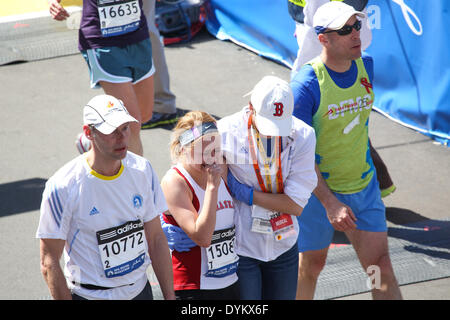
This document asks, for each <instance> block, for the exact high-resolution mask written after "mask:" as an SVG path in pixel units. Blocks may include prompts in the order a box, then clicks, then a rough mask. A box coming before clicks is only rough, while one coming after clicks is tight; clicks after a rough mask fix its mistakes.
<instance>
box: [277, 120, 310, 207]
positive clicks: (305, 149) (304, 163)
mask: <svg viewBox="0 0 450 320" xmlns="http://www.w3.org/2000/svg"><path fill="white" fill-rule="evenodd" d="M315 151H316V137H315V133H314V129H312V128H309V130H304V131H302V133H301V134H299V135H297V137H296V141H295V150H293V154H292V159H291V161H292V162H291V166H290V169H289V173H288V176H287V179H286V180H285V181H284V193H285V194H287V195H288V196H289V197H290V198H291V199H292V200H294V201H295V202H296V203H297V204H298V205H299V206H301V207H302V208H304V207H305V206H306V204H307V203H308V199H309V198H310V197H311V193H312V191H313V190H314V189H315V187H316V186H317V174H316V171H315V169H314V164H315Z"/></svg>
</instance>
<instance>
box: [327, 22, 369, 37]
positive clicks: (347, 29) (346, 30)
mask: <svg viewBox="0 0 450 320" xmlns="http://www.w3.org/2000/svg"><path fill="white" fill-rule="evenodd" d="M361 25H362V24H361V21H360V20H356V22H355V23H354V24H353V25H352V26H349V25H348V24H346V25H344V26H343V27H342V28H340V29H339V30H330V31H325V32H324V33H330V32H337V34H338V35H340V36H346V35H348V34H350V33H352V29H355V30H356V31H359V30H361Z"/></svg>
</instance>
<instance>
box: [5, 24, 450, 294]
mask: <svg viewBox="0 0 450 320" xmlns="http://www.w3.org/2000/svg"><path fill="white" fill-rule="evenodd" d="M166 58H167V61H168V65H169V73H170V75H171V89H172V91H173V92H174V93H175V94H176V96H177V106H178V108H180V109H181V110H204V111H207V112H209V113H211V114H213V115H215V116H216V117H224V116H226V115H229V114H231V113H234V112H236V111H238V110H240V109H241V108H242V107H243V106H244V105H246V103H247V102H248V101H247V100H248V98H244V97H243V95H244V94H245V93H247V92H249V91H250V90H251V89H252V87H253V85H254V84H256V83H257V82H258V81H259V80H260V79H261V78H262V77H263V76H265V75H276V76H278V77H280V78H283V79H285V80H289V73H290V70H289V69H287V68H286V67H284V66H282V65H280V64H277V63H275V62H273V61H270V60H267V59H264V58H261V57H259V56H258V55H255V54H254V53H252V52H250V51H247V50H246V49H243V48H241V47H239V46H237V45H235V44H233V43H230V42H223V41H219V40H217V39H215V38H214V37H212V36H211V35H209V34H208V33H207V32H206V31H203V32H201V33H200V34H198V35H197V36H196V37H195V38H194V39H193V41H192V42H190V43H188V44H180V45H172V46H169V47H166ZM0 83H1V86H0V97H1V99H0V110H1V112H2V116H1V126H0V146H1V150H2V152H1V154H0V241H1V242H0V257H1V262H2V263H1V264H0V274H2V277H1V278H0V299H12V300H16V299H32V300H39V299H50V296H49V291H48V289H47V286H46V284H45V282H44V280H43V278H42V275H41V273H40V268H39V241H38V240H37V239H36V238H35V232H36V228H37V225H38V221H39V206H40V200H41V194H42V190H43V187H44V184H45V181H46V180H47V179H48V178H49V177H50V176H51V175H52V174H53V173H54V172H55V171H56V170H57V169H58V168H60V167H61V166H62V165H64V164H65V163H66V162H68V161H69V160H71V159H72V158H74V157H76V156H77V155H78V152H77V150H76V148H75V145H74V141H75V137H76V135H77V134H78V133H79V132H80V131H81V126H82V107H83V105H84V104H85V103H86V102H87V101H89V99H90V98H92V97H93V96H95V95H97V94H100V93H102V91H101V90H93V89H90V87H89V77H88V70H87V66H86V63H85V61H84V60H83V58H82V57H81V55H80V54H75V55H69V56H63V57H57V58H52V59H47V60H40V61H33V62H26V63H16V64H10V65H4V66H1V67H0ZM369 126H370V137H371V140H372V143H373V145H374V146H375V148H376V149H377V150H378V152H379V154H380V155H381V157H382V158H383V160H384V161H385V163H386V164H387V166H388V168H389V171H390V173H391V176H392V178H393V180H394V182H395V184H396V186H397V191H396V192H395V193H394V194H393V195H391V196H389V197H387V198H386V199H385V205H386V207H387V208H388V209H389V208H390V210H391V212H394V213H395V212H397V213H398V215H397V216H394V217H393V216H391V217H390V218H391V219H390V220H391V221H389V222H388V223H389V225H395V224H405V223H408V222H411V221H417V220H421V219H432V220H442V219H446V218H448V217H450V210H449V208H450V197H449V190H450V179H449V177H450V166H449V164H450V149H449V148H448V147H444V146H442V145H439V144H437V143H435V142H434V141H433V140H431V139H429V138H428V137H426V136H424V135H422V134H420V133H418V132H416V131H413V130H411V129H408V128H405V127H403V126H400V125H399V124H397V123H395V122H393V121H391V120H389V119H387V118H385V117H383V116H382V115H380V114H378V113H376V112H372V115H371V120H370V125H369ZM169 138H170V130H169V129H168V128H156V129H151V130H144V131H142V141H143V145H144V156H145V157H146V158H148V159H149V160H150V162H151V163H152V165H153V167H154V169H155V171H156V172H157V174H158V176H159V178H162V176H163V175H164V173H165V172H166V171H167V170H168V169H169V168H170V157H169V149H168V144H169ZM448 288H450V278H444V279H438V280H433V281H426V282H422V283H417V284H410V285H405V286H402V287H401V291H402V294H403V296H404V298H405V299H425V300H428V299H437V300H440V299H444V300H449V299H450V290H449V289H448ZM342 299H370V295H368V294H361V295H354V296H349V297H345V298H342Z"/></svg>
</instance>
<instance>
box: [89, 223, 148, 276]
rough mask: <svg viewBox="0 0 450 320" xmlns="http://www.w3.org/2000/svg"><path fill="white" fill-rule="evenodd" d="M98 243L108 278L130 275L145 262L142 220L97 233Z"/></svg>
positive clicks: (144, 239)
mask: <svg viewBox="0 0 450 320" xmlns="http://www.w3.org/2000/svg"><path fill="white" fill-rule="evenodd" d="M97 242H98V249H99V252H100V256H101V259H102V264H103V269H104V271H105V275H106V277H107V278H114V277H119V276H123V275H125V274H127V273H130V272H132V271H133V270H136V269H137V268H139V267H140V266H141V265H142V264H143V263H144V261H145V254H146V238H145V233H144V223H143V222H142V221H140V220H136V221H128V222H126V223H124V224H122V225H120V226H117V227H113V228H109V229H105V230H100V231H97Z"/></svg>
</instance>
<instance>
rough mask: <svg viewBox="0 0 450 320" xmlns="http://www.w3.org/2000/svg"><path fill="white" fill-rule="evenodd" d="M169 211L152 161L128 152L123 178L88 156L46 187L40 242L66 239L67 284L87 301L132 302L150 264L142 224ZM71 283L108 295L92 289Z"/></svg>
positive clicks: (53, 177)
mask: <svg viewBox="0 0 450 320" xmlns="http://www.w3.org/2000/svg"><path fill="white" fill-rule="evenodd" d="M166 210H167V204H166V202H165V199H164V195H163V193H162V190H161V187H160V184H159V181H158V177H157V175H156V173H155V172H154V171H153V168H152V167H151V165H150V163H149V162H148V160H146V159H145V158H143V157H140V156H137V155H135V154H133V153H131V152H128V154H127V156H126V157H125V158H124V159H123V160H122V166H121V168H120V170H119V173H118V174H117V175H115V176H112V177H106V176H102V175H101V174H99V173H97V172H95V171H94V170H92V169H91V168H90V167H89V164H88V162H87V158H86V154H83V155H80V156H78V157H77V158H75V159H74V160H72V161H70V162H69V163H67V164H66V165H64V166H63V167H62V168H61V169H59V170H58V171H57V172H56V173H55V174H54V175H53V176H52V177H51V178H50V179H49V180H48V181H47V183H46V186H45V190H44V193H43V196H42V203H41V217H40V221H39V227H38V230H37V232H36V237H37V238H41V239H62V240H66V244H65V247H64V260H65V267H64V273H65V275H66V279H67V283H68V286H69V288H70V289H72V291H73V292H74V293H76V294H78V295H80V296H82V297H85V298H88V299H131V298H133V297H135V296H136V295H137V294H139V293H140V292H141V291H142V290H143V288H144V286H145V285H146V283H147V281H148V280H147V276H146V270H147V267H148V266H149V264H150V263H151V261H150V258H149V255H148V247H147V241H146V237H145V232H144V229H143V224H144V223H146V222H149V221H150V220H152V219H154V218H155V217H158V214H160V213H162V212H164V211H166ZM72 281H75V282H77V283H83V284H91V285H96V286H101V287H108V288H114V289H109V290H89V289H85V288H82V287H78V286H74V285H73V284H72Z"/></svg>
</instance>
